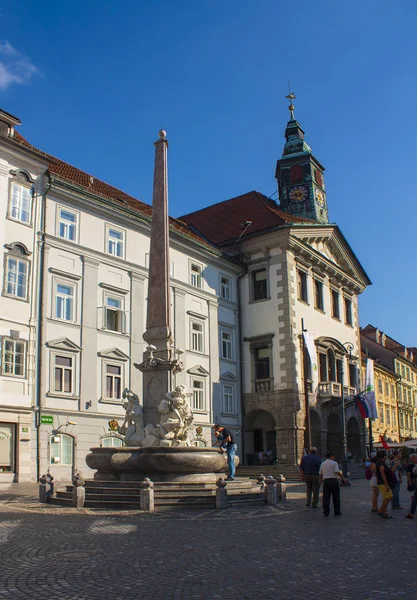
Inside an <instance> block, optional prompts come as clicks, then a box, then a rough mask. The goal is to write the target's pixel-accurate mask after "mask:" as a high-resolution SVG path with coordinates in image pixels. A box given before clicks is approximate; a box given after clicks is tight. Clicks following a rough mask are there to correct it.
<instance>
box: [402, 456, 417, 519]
mask: <svg viewBox="0 0 417 600" xmlns="http://www.w3.org/2000/svg"><path fill="white" fill-rule="evenodd" d="M416 477H417V454H411V455H410V464H409V465H408V466H407V484H408V485H407V490H408V491H409V492H411V493H413V492H414V493H413V496H412V498H411V505H410V512H409V513H408V515H406V517H405V518H406V519H414V515H415V514H416V508H417V485H416Z"/></svg>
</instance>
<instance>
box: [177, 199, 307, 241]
mask: <svg viewBox="0 0 417 600" xmlns="http://www.w3.org/2000/svg"><path fill="white" fill-rule="evenodd" d="M180 220H181V221H184V222H185V223H187V225H190V226H192V227H194V228H195V229H196V230H197V231H199V232H200V233H202V234H203V235H204V236H205V237H206V238H208V239H209V240H211V241H212V242H213V243H214V244H224V243H226V242H228V241H232V240H235V239H237V238H238V237H239V236H240V235H241V233H242V231H243V228H242V224H243V223H245V221H252V225H251V226H250V227H249V228H248V230H247V234H248V235H252V234H254V233H258V232H261V231H265V230H267V229H271V228H274V227H279V226H280V225H285V224H286V223H312V222H314V221H311V220H310V219H306V218H301V217H296V216H294V215H289V214H287V213H285V212H283V211H282V210H280V209H279V207H278V205H277V203H276V202H274V201H273V200H271V199H270V198H267V197H266V196H264V195H263V194H261V193H260V192H255V191H253V192H248V193H247V194H243V195H242V196H237V197H236V198H231V199H230V200H225V201H224V202H219V203H218V204H212V205H211V206H208V207H207V208H203V209H201V210H197V211H196V212H193V213H189V214H188V215H184V216H183V217H180Z"/></svg>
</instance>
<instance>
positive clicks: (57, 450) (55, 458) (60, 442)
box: [50, 433, 74, 467]
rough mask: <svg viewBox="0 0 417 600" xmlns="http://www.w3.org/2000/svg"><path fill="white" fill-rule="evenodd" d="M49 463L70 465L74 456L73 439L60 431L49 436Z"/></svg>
mask: <svg viewBox="0 0 417 600" xmlns="http://www.w3.org/2000/svg"><path fill="white" fill-rule="evenodd" d="M50 450H51V464H57V463H59V464H61V465H65V466H67V467H72V463H73V458H74V439H73V438H72V437H71V436H70V435H65V434H64V433H61V434H59V435H54V436H52V437H51V448H50Z"/></svg>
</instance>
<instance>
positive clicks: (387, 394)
mask: <svg viewBox="0 0 417 600" xmlns="http://www.w3.org/2000/svg"><path fill="white" fill-rule="evenodd" d="M384 392H385V395H386V396H387V397H388V396H389V385H388V383H387V382H385V384H384Z"/></svg>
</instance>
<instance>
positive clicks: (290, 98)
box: [285, 81, 297, 119]
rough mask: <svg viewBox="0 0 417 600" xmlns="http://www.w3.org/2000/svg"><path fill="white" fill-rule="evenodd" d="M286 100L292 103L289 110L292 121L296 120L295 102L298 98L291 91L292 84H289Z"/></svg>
mask: <svg viewBox="0 0 417 600" xmlns="http://www.w3.org/2000/svg"><path fill="white" fill-rule="evenodd" d="M285 97H286V98H288V102H289V103H290V105H289V107H288V110H289V111H290V113H291V119H294V104H293V100H295V99H296V98H297V96H296V95H295V94H293V92H292V91H291V82H290V81H289V82H288V96H285Z"/></svg>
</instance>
